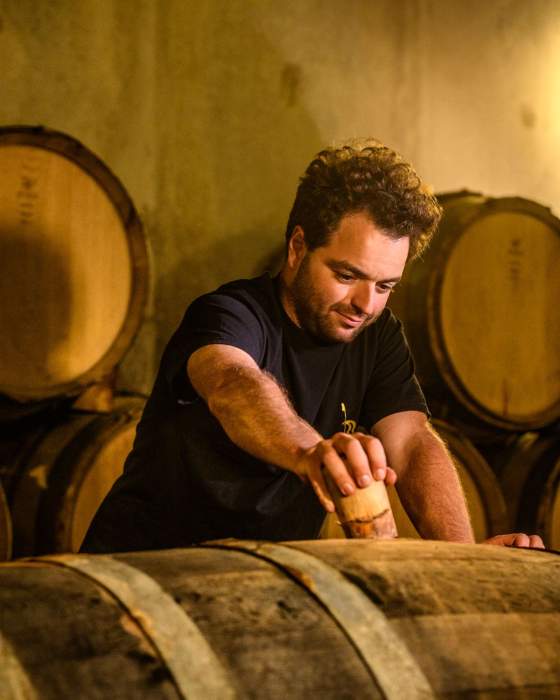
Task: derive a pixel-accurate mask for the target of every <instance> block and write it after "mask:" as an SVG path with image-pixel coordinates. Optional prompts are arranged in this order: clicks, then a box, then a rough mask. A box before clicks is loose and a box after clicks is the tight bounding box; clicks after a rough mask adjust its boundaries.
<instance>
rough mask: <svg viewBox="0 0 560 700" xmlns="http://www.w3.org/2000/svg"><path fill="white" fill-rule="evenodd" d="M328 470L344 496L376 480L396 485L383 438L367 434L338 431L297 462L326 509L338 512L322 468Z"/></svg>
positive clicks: (299, 470)
mask: <svg viewBox="0 0 560 700" xmlns="http://www.w3.org/2000/svg"><path fill="white" fill-rule="evenodd" d="M323 469H326V470H327V471H328V472H329V474H330V475H331V477H332V479H333V481H334V482H335V483H336V485H337V486H338V488H339V490H340V492H341V493H342V495H344V496H350V495H351V494H353V493H354V492H355V491H356V488H365V487H366V486H369V485H370V484H371V483H372V480H373V479H375V480H376V481H385V482H386V483H387V484H394V483H395V481H396V480H397V475H396V473H395V472H394V471H393V469H391V467H389V466H387V458H386V457H385V450H384V449H383V445H382V444H381V441H380V440H378V439H377V438H375V437H372V436H371V435H364V434H363V433H354V434H353V435H349V434H347V433H335V434H334V435H333V436H332V437H331V438H329V439H327V440H320V441H319V442H317V443H316V444H315V445H313V447H311V448H309V449H307V450H304V451H303V452H302V454H301V457H300V458H299V459H298V461H297V463H296V468H295V470H294V471H295V472H296V474H297V475H298V476H299V477H300V478H301V479H303V480H304V481H308V482H309V483H310V484H311V486H312V487H313V489H314V491H315V493H316V494H317V497H318V498H319V501H320V502H321V505H322V506H323V508H324V509H325V510H326V511H327V512H328V513H332V512H334V503H333V502H332V499H331V497H330V495H329V491H328V489H327V486H326V484H325V479H324V476H323V472H322V470H323Z"/></svg>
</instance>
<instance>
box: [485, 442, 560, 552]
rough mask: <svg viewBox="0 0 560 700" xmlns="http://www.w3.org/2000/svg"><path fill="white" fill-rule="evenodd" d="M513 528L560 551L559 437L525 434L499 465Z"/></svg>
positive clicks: (504, 455) (507, 451)
mask: <svg viewBox="0 0 560 700" xmlns="http://www.w3.org/2000/svg"><path fill="white" fill-rule="evenodd" d="M497 469H498V470H499V474H500V482H501V484H502V489H503V492H504V494H505V496H506V498H507V501H508V504H509V505H510V508H511V511H512V519H513V523H514V527H515V529H517V530H522V531H523V532H535V533H537V534H539V535H540V536H541V537H542V538H543V541H544V542H545V544H546V545H547V546H548V547H550V548H552V549H557V550H560V434H559V433H556V434H548V435H546V434H539V433H535V432H529V433H525V434H524V435H521V436H519V437H518V438H517V439H516V440H515V441H514V443H513V445H512V446H511V447H509V449H507V450H505V451H504V453H503V455H502V457H501V459H500V463H499V464H497Z"/></svg>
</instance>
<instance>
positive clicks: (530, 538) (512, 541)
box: [482, 532, 544, 549]
mask: <svg viewBox="0 0 560 700" xmlns="http://www.w3.org/2000/svg"><path fill="white" fill-rule="evenodd" d="M482 544H497V545H502V546H507V547H531V548H533V549H544V544H543V541H542V539H541V538H540V537H539V536H538V535H526V534H525V533H523V532H512V533H510V534H508V535H495V536H494V537H489V538H488V539H487V540H484V542H483V543H482Z"/></svg>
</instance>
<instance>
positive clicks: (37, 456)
mask: <svg viewBox="0 0 560 700" xmlns="http://www.w3.org/2000/svg"><path fill="white" fill-rule="evenodd" d="M144 403H145V399H144V398H142V397H139V396H124V395H123V396H117V397H116V398H115V400H114V403H113V411H112V412H111V413H92V412H79V411H70V412H67V413H65V414H62V415H61V416H59V417H57V418H56V420H55V421H54V422H51V423H47V424H45V425H42V424H41V421H40V420H39V422H38V424H36V425H34V426H33V429H29V431H28V432H25V431H24V432H22V433H21V434H19V435H18V437H17V441H18V443H19V447H18V450H17V451H16V452H15V454H12V456H11V457H10V462H9V463H8V465H7V466H6V467H5V468H6V469H8V466H9V467H10V469H11V472H12V473H11V474H9V477H10V478H9V483H10V490H9V497H10V504H11V511H12V519H13V525H14V554H15V556H18V557H21V556H31V555H34V554H46V553H50V552H77V551H78V549H79V547H80V545H81V543H82V540H83V538H84V535H85V533H86V530H87V528H88V527H89V524H90V522H91V520H92V518H93V516H94V514H95V512H96V510H97V508H98V507H99V505H100V504H101V501H102V500H103V498H104V497H105V495H106V494H107V493H108V491H109V489H110V488H111V486H112V485H113V483H114V482H115V480H116V479H117V478H118V476H119V475H120V474H121V473H122V469H123V465H124V461H125V459H126V457H127V455H128V453H129V452H130V450H131V449H132V443H133V441H134V437H135V433H136V425H137V424H138V421H139V419H140V415H141V412H142V409H143V407H144Z"/></svg>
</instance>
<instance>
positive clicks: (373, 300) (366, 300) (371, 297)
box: [352, 280, 380, 316]
mask: <svg viewBox="0 0 560 700" xmlns="http://www.w3.org/2000/svg"><path fill="white" fill-rule="evenodd" d="M379 303H380V295H379V294H378V293H377V291H376V289H375V283H373V282H368V281H366V280H362V281H361V282H359V283H358V285H357V286H356V289H355V290H354V295H353V297H352V305H353V306H354V308H355V309H356V310H357V311H359V312H360V313H361V314H365V315H367V316H373V315H374V314H375V313H376V312H377V310H378V308H377V307H378V306H379Z"/></svg>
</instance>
